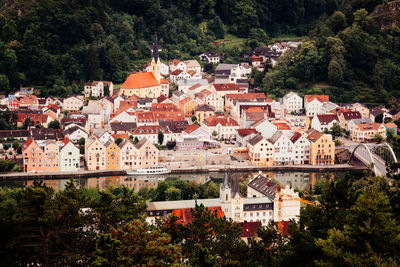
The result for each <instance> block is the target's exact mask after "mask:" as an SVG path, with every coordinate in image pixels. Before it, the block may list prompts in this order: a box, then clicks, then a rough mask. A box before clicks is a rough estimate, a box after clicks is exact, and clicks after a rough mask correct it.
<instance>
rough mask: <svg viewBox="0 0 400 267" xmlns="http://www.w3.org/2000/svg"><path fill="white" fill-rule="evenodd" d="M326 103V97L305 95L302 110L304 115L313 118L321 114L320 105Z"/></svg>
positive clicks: (327, 98) (327, 99)
mask: <svg viewBox="0 0 400 267" xmlns="http://www.w3.org/2000/svg"><path fill="white" fill-rule="evenodd" d="M328 101H329V96H328V95H305V96H304V109H305V111H306V115H307V116H315V115H319V114H321V107H322V105H323V104H324V103H325V102H328Z"/></svg>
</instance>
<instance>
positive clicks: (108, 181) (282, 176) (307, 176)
mask: <svg viewBox="0 0 400 267" xmlns="http://www.w3.org/2000/svg"><path fill="white" fill-rule="evenodd" d="M257 174H258V172H247V173H235V175H239V176H240V178H241V180H246V179H251V178H253V177H254V175H257ZM263 174H264V175H267V176H268V177H270V178H271V179H274V180H275V181H277V182H279V183H280V184H281V185H282V186H285V185H287V184H288V185H289V186H290V187H293V188H297V189H300V190H303V189H308V188H309V187H310V185H314V184H315V182H316V181H318V180H320V179H323V178H333V177H335V176H337V175H343V174H342V173H312V172H263ZM223 177H224V173H212V174H207V175H204V174H181V175H165V176H136V177H134V176H109V177H93V178H82V179H79V180H78V179H77V180H75V181H76V182H78V184H79V185H80V186H81V187H85V188H97V189H99V190H105V189H107V188H108V187H110V186H112V187H118V186H122V185H125V186H127V187H129V188H133V189H134V190H135V191H136V192H138V191H139V189H140V188H142V187H148V188H156V187H157V185H158V183H159V182H160V181H164V180H173V179H181V180H186V181H193V182H196V183H199V184H205V183H208V182H209V181H213V182H215V183H220V182H222V178H223ZM68 181H69V179H60V180H44V183H45V184H46V185H47V186H48V187H51V188H53V189H54V190H55V191H56V192H58V191H60V190H63V189H64V188H65V186H66V184H67V183H68ZM25 184H26V185H27V186H31V185H32V184H33V180H28V181H26V183H25ZM0 186H1V184H0Z"/></svg>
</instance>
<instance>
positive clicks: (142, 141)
mask: <svg viewBox="0 0 400 267" xmlns="http://www.w3.org/2000/svg"><path fill="white" fill-rule="evenodd" d="M146 143H147V138H145V137H144V138H142V139H141V140H140V141H139V142H137V143H136V145H135V147H136V148H137V149H140V148H141V147H142V146H144V144H146Z"/></svg>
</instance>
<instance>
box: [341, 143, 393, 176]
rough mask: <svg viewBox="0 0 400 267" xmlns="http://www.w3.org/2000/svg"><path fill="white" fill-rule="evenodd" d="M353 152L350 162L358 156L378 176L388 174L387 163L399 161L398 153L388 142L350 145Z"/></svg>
mask: <svg viewBox="0 0 400 267" xmlns="http://www.w3.org/2000/svg"><path fill="white" fill-rule="evenodd" d="M348 148H349V151H350V152H352V153H351V156H350V158H349V161H348V163H350V161H351V160H352V159H353V158H354V157H356V158H358V159H359V160H360V161H361V162H362V163H364V164H365V165H366V166H368V167H369V168H371V170H372V171H373V172H374V173H375V175H376V176H386V173H387V171H386V165H387V164H388V163H394V162H397V158H396V154H395V153H394V151H393V149H392V147H391V146H390V145H389V144H388V143H386V142H385V143H381V144H375V143H371V144H359V145H356V146H353V147H348Z"/></svg>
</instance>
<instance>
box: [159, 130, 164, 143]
mask: <svg viewBox="0 0 400 267" xmlns="http://www.w3.org/2000/svg"><path fill="white" fill-rule="evenodd" d="M163 142H164V134H163V132H161V131H160V132H158V143H159V144H160V145H162V144H163Z"/></svg>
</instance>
